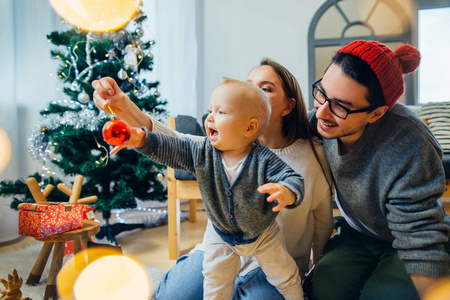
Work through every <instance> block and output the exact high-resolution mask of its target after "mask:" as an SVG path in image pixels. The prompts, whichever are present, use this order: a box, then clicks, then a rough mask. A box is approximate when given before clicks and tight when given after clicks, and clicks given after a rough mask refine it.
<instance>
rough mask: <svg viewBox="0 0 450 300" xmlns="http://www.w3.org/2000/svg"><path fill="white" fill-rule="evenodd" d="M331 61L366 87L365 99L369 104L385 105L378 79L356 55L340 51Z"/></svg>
mask: <svg viewBox="0 0 450 300" xmlns="http://www.w3.org/2000/svg"><path fill="white" fill-rule="evenodd" d="M332 63H335V64H337V65H339V66H340V67H341V69H342V71H343V72H344V73H345V74H347V75H348V76H350V77H351V78H353V79H354V80H356V81H357V82H359V83H360V84H362V85H364V86H365V87H367V89H368V93H367V95H366V99H367V101H368V102H369V103H370V105H371V106H383V105H386V101H385V100H384V95H383V90H382V89H381V85H380V81H379V80H378V78H377V76H376V75H375V72H374V71H373V70H372V69H371V68H370V67H369V65H368V64H367V63H366V62H365V61H363V60H362V59H360V58H359V57H357V56H354V55H351V54H347V53H342V52H341V53H338V54H336V55H335V56H334V57H333V59H332Z"/></svg>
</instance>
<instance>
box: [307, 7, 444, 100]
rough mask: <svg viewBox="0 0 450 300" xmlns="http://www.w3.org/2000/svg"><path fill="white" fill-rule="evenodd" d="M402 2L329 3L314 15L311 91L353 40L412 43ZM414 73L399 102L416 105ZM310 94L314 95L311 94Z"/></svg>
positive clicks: (310, 47)
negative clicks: (337, 55)
mask: <svg viewBox="0 0 450 300" xmlns="http://www.w3.org/2000/svg"><path fill="white" fill-rule="evenodd" d="M411 1H412V0H411ZM426 1H429V0H426ZM449 1H450V0H449ZM399 2H400V1H395V0H367V1H360V0H328V1H326V2H325V3H324V4H323V5H322V6H321V7H320V8H319V10H318V11H317V12H316V14H315V15H314V17H313V19H312V21H311V24H310V27H309V32H308V60H309V67H308V68H309V83H310V84H309V86H310V89H311V86H312V84H313V83H314V82H315V81H316V80H317V79H319V78H320V77H322V76H323V73H324V71H325V69H326V67H327V66H328V65H329V64H330V62H331V58H332V56H333V55H334V53H335V52H336V50H338V49H339V48H340V47H342V46H344V45H346V44H348V43H350V42H351V41H354V40H377V41H380V42H382V43H384V44H386V45H387V46H388V47H389V48H391V49H393V50H395V49H396V48H397V47H398V46H400V45H401V44H404V43H409V44H411V21H410V19H409V17H408V15H407V14H406V12H405V10H404V7H403V6H402V5H400V4H399ZM401 2H405V1H401ZM415 74H416V73H414V75H407V76H405V86H406V90H405V94H404V95H402V97H401V98H400V99H399V101H400V102H403V103H406V104H415V96H416V95H415V94H416V93H415V91H416V89H415V88H414V81H413V76H416V75H415ZM308 94H309V95H311V91H310V92H309V93H308ZM313 101H314V100H313V99H312V97H310V99H309V103H308V104H309V107H313Z"/></svg>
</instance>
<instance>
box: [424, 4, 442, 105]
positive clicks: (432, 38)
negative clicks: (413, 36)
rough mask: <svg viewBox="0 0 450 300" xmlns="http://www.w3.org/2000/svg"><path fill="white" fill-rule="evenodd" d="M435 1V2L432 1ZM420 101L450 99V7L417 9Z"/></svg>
mask: <svg viewBox="0 0 450 300" xmlns="http://www.w3.org/2000/svg"><path fill="white" fill-rule="evenodd" d="M429 2H433V1H429ZM418 47H419V50H420V53H421V57H422V59H421V62H420V68H419V73H418V100H419V104H424V103H429V102H442V101H449V102H450V93H449V91H448V83H449V82H450V73H449V70H450V7H433V8H424V9H420V7H419V10H418Z"/></svg>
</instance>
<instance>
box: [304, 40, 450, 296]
mask: <svg viewBox="0 0 450 300" xmlns="http://www.w3.org/2000/svg"><path fill="white" fill-rule="evenodd" d="M419 62H420V53H419V51H418V50H417V49H416V48H414V47H412V46H410V45H403V46H401V47H399V48H398V49H397V50H396V51H395V52H393V51H391V50H390V49H389V48H388V47H386V46H385V45H383V44H381V43H379V42H374V41H354V42H352V43H350V44H348V45H347V46H344V47H343V48H341V49H339V50H338V51H337V54H336V56H335V57H334V58H333V61H332V63H331V65H330V66H329V67H328V69H327V70H326V72H325V74H324V77H323V78H322V79H321V80H319V81H317V82H316V83H315V84H314V85H313V96H314V98H315V101H314V107H315V109H316V112H315V115H314V116H312V117H311V123H312V124H313V127H314V128H315V129H316V130H317V133H318V135H319V136H321V137H322V138H323V143H324V148H325V153H326V156H327V158H328V161H329V163H330V168H331V172H332V175H333V179H334V183H335V191H336V193H335V195H336V202H337V203H338V206H339V209H340V211H341V213H342V217H340V218H337V219H336V220H335V228H336V230H337V233H336V235H335V236H334V237H333V238H332V239H330V241H329V242H328V244H327V246H326V248H325V250H324V252H323V256H322V258H321V259H320V260H319V262H318V264H317V265H316V268H315V271H314V277H313V295H314V298H315V299H319V300H321V299H333V300H336V299H345V300H349V299H396V300H399V299H408V300H410V299H419V297H420V296H422V295H423V293H424V291H425V290H426V289H427V288H429V286H430V285H431V284H432V283H434V282H435V281H436V280H437V279H438V278H439V277H442V276H445V275H447V272H448V269H447V268H448V267H447V261H448V259H449V256H448V254H447V253H446V252H445V250H444V243H446V242H448V239H449V232H450V219H449V217H448V216H447V215H446V214H445V212H444V208H443V205H442V203H441V202H440V201H438V198H439V197H440V196H441V195H442V193H443V192H444V188H445V182H444V170H443V167H442V161H441V160H442V150H441V148H440V146H439V143H438V142H437V141H436V139H435V138H434V136H433V134H432V133H431V131H430V130H429V129H428V128H427V126H426V125H425V124H424V123H423V122H422V120H420V118H419V117H418V116H417V115H415V114H414V113H413V112H412V111H411V110H410V109H408V108H407V107H406V106H404V105H402V104H400V103H396V101H397V100H398V98H399V97H400V96H401V94H402V93H403V91H404V87H403V86H404V83H403V74H406V73H410V72H413V71H414V70H415V69H416V68H417V67H418V65H419Z"/></svg>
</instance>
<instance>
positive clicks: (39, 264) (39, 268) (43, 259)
mask: <svg viewBox="0 0 450 300" xmlns="http://www.w3.org/2000/svg"><path fill="white" fill-rule="evenodd" d="M52 248H53V242H45V243H44V245H43V246H42V249H41V252H39V255H38V257H37V259H36V262H35V263H34V266H33V269H32V270H31V272H30V275H29V276H28V280H27V282H26V284H28V285H37V284H38V283H39V280H40V279H41V276H42V272H43V271H44V268H45V265H46V264H47V260H48V257H49V256H50V252H51V251H52Z"/></svg>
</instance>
